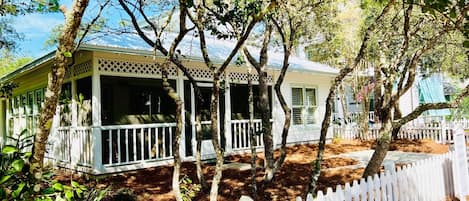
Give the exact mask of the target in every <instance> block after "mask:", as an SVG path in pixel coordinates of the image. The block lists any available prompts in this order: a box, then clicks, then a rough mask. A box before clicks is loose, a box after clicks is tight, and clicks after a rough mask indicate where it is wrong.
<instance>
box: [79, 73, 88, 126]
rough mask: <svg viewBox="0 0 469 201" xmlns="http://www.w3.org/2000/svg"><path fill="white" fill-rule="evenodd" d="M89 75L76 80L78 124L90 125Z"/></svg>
mask: <svg viewBox="0 0 469 201" xmlns="http://www.w3.org/2000/svg"><path fill="white" fill-rule="evenodd" d="M91 89H92V87H91V77H85V78H82V79H79V80H77V96H78V100H77V101H78V107H77V114H78V117H77V118H78V126H91V124H92V122H91V118H92V111H91V99H92V93H91Z"/></svg>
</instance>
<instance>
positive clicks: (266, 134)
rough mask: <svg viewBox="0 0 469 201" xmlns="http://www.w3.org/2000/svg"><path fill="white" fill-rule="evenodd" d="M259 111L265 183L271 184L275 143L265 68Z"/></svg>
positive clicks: (261, 74)
mask: <svg viewBox="0 0 469 201" xmlns="http://www.w3.org/2000/svg"><path fill="white" fill-rule="evenodd" d="M259 99H260V100H259V104H260V107H259V110H260V113H261V121H262V133H263V140H264V154H265V163H264V167H265V174H264V181H268V182H270V181H271V180H272V178H273V177H274V173H275V172H274V142H273V136H272V124H271V123H270V117H271V115H270V101H269V88H268V85H267V72H265V67H263V69H261V71H259Z"/></svg>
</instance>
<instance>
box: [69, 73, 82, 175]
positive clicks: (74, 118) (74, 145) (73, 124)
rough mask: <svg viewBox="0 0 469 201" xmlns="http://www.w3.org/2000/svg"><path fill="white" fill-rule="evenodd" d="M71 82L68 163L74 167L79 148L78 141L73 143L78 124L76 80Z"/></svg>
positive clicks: (78, 157) (78, 155)
mask: <svg viewBox="0 0 469 201" xmlns="http://www.w3.org/2000/svg"><path fill="white" fill-rule="evenodd" d="M71 84H72V106H71V113H72V118H71V121H72V122H71V127H70V136H69V138H70V159H71V160H70V164H71V165H72V167H76V165H77V163H78V160H79V159H80V155H81V154H82V153H80V148H79V144H78V143H74V139H76V138H75V137H76V135H77V134H76V127H77V125H78V122H77V121H78V117H77V98H78V96H77V81H76V80H75V79H73V80H72V81H71Z"/></svg>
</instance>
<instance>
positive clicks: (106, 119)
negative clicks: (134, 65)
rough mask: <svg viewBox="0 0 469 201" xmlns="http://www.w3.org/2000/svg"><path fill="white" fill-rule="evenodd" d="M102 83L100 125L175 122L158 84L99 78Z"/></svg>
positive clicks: (171, 103)
mask: <svg viewBox="0 0 469 201" xmlns="http://www.w3.org/2000/svg"><path fill="white" fill-rule="evenodd" d="M169 82H170V84H171V86H172V87H173V88H174V89H176V82H175V81H174V80H170V81H169ZM101 83H102V91H101V98H102V103H101V104H102V114H101V118H102V123H103V125H122V124H149V123H172V122H175V119H174V117H175V111H176V105H175V103H174V101H173V100H172V99H171V98H170V97H169V96H168V95H167V94H166V92H165V91H164V90H163V87H162V81H161V80H159V79H143V78H123V77H111V76H102V77H101Z"/></svg>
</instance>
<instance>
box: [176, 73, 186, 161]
mask: <svg viewBox="0 0 469 201" xmlns="http://www.w3.org/2000/svg"><path fill="white" fill-rule="evenodd" d="M176 88H177V89H176V92H177V93H178V94H179V98H180V99H181V101H182V110H181V118H182V129H181V142H180V144H179V155H180V156H181V159H184V158H185V157H186V127H185V125H186V120H185V119H186V113H185V105H184V100H185V99H184V76H183V73H182V72H181V71H180V70H178V78H177V79H176Z"/></svg>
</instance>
